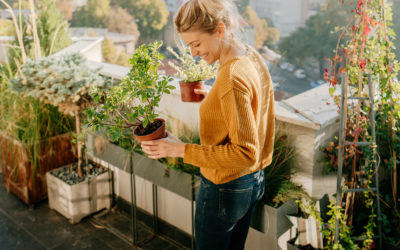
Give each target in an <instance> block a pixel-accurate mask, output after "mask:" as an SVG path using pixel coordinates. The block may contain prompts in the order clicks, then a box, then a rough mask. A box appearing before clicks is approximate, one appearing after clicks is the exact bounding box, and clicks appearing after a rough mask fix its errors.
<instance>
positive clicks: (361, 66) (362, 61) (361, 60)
mask: <svg viewBox="0 0 400 250" xmlns="http://www.w3.org/2000/svg"><path fill="white" fill-rule="evenodd" d="M366 65H367V62H366V61H364V60H363V59H360V68H362V69H365V66H366Z"/></svg>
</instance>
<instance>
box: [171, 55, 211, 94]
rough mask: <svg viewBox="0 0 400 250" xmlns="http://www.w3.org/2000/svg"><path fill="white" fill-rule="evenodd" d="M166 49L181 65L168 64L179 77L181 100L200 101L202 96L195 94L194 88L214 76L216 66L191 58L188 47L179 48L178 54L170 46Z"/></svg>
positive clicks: (199, 86) (201, 85)
mask: <svg viewBox="0 0 400 250" xmlns="http://www.w3.org/2000/svg"><path fill="white" fill-rule="evenodd" d="M167 49H168V51H170V52H171V53H172V54H173V55H174V56H175V57H176V58H177V59H178V60H179V61H180V62H181V65H177V64H175V63H173V62H169V65H170V66H171V67H173V68H174V69H175V70H176V71H177V73H176V76H177V77H179V78H180V79H181V81H180V82H179V86H180V88H181V99H182V101H183V102H200V101H202V100H203V98H204V96H203V95H199V94H196V93H195V92H194V90H195V89H202V88H203V84H204V83H203V82H204V81H205V80H208V79H212V78H215V76H216V74H217V67H216V66H214V65H208V64H207V62H206V61H204V60H202V59H201V60H199V61H198V60H196V59H195V58H193V57H192V55H191V54H190V50H189V48H188V47H183V48H180V50H179V52H180V55H179V54H178V53H176V52H175V51H174V50H173V49H172V48H171V47H168V48H167Z"/></svg>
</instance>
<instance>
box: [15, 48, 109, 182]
mask: <svg viewBox="0 0 400 250" xmlns="http://www.w3.org/2000/svg"><path fill="white" fill-rule="evenodd" d="M20 73H21V76H20V77H15V78H13V79H11V81H10V84H11V85H10V86H11V89H13V90H14V91H16V92H20V93H24V95H25V96H27V97H33V98H35V99H38V100H39V101H41V102H43V103H48V104H51V105H53V106H57V107H58V109H59V110H60V111H61V112H63V113H64V114H69V115H74V116H75V130H76V131H75V132H76V136H75V137H76V139H75V141H76V145H77V155H78V174H79V177H80V178H82V176H83V172H82V147H83V144H84V142H83V140H82V135H81V122H80V120H81V118H80V116H81V111H82V110H83V109H84V108H86V107H87V106H88V105H89V104H90V102H91V98H90V96H89V94H88V92H89V89H91V88H93V87H105V86H107V81H106V80H105V79H104V78H103V77H101V76H100V75H99V73H98V70H97V71H93V70H91V69H89V68H88V67H87V66H86V65H85V59H84V58H83V57H82V56H80V55H77V54H72V55H67V56H63V57H47V58H42V59H37V60H27V62H26V63H25V64H24V65H23V66H22V70H21V72H20Z"/></svg>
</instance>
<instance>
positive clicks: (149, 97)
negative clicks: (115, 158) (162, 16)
mask: <svg viewBox="0 0 400 250" xmlns="http://www.w3.org/2000/svg"><path fill="white" fill-rule="evenodd" d="M161 46H162V42H160V41H158V42H154V43H149V44H148V45H146V44H143V45H141V46H140V47H139V48H137V49H136V51H135V53H134V54H133V55H132V57H131V59H130V63H131V66H132V67H131V69H130V71H129V73H128V75H127V76H126V77H125V78H124V79H123V80H122V82H121V83H120V84H119V85H116V86H114V87H113V88H111V89H110V90H109V91H107V92H106V91H104V90H101V89H99V88H92V90H91V95H92V96H93V99H94V101H95V102H96V103H97V104H98V105H97V106H96V107H93V108H90V109H87V110H86V114H87V115H88V120H87V123H88V125H89V126H91V127H92V128H93V130H99V129H100V128H104V129H105V130H106V134H107V136H109V137H110V138H111V140H112V141H121V140H124V141H125V142H127V141H128V142H129V143H130V144H131V146H132V148H133V145H134V144H135V143H134V132H133V129H134V128H139V131H140V133H141V134H142V135H144V134H149V133H151V132H153V130H154V127H155V125H156V122H157V121H156V120H155V119H156V118H157V117H158V114H157V112H156V107H158V105H159V102H160V100H161V96H162V95H163V94H165V93H167V94H169V93H170V90H171V89H174V88H175V87H174V86H172V85H169V82H170V81H172V79H171V78H170V77H168V76H161V75H160V74H159V73H158V67H159V66H160V64H161V60H162V59H164V56H163V55H162V54H161V53H160V52H159V51H158V50H159V48H160V47H161Z"/></svg>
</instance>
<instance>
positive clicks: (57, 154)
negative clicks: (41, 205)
mask: <svg viewBox="0 0 400 250" xmlns="http://www.w3.org/2000/svg"><path fill="white" fill-rule="evenodd" d="M71 139H72V135H71V134H63V135H58V136H54V137H51V138H48V139H46V140H41V141H39V142H38V143H39V155H38V157H39V162H38V166H37V167H36V169H35V168H34V166H33V164H32V159H31V157H30V154H29V152H30V151H31V150H32V148H33V146H32V145H27V144H23V143H21V142H20V141H18V140H16V139H14V138H11V137H9V136H8V135H6V134H5V133H3V132H0V164H1V167H2V172H3V179H4V185H5V187H6V188H7V190H8V191H10V192H12V193H13V194H15V195H16V196H18V197H19V198H20V199H21V200H23V201H24V202H25V203H27V204H32V203H36V202H39V201H41V200H43V199H46V198H47V185H46V176H45V175H46V172H48V171H50V170H52V169H55V168H58V167H61V166H64V165H66V164H69V163H71V162H74V161H75V157H74V154H73V152H72V144H71Z"/></svg>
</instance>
